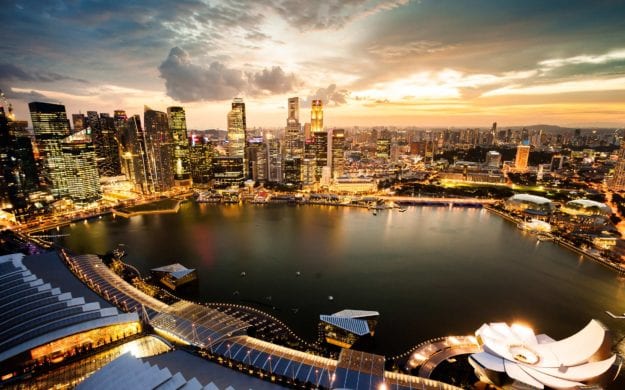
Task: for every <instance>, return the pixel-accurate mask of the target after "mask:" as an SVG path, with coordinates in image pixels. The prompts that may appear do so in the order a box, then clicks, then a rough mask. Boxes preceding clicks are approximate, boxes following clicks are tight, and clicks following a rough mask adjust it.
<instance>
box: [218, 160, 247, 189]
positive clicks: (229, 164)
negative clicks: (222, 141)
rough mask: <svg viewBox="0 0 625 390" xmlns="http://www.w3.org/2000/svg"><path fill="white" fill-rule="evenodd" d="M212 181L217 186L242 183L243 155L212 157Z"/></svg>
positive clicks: (243, 176)
mask: <svg viewBox="0 0 625 390" xmlns="http://www.w3.org/2000/svg"><path fill="white" fill-rule="evenodd" d="M213 181H214V183H215V185H216V186H218V187H228V186H237V187H238V186H241V185H243V182H244V181H245V174H244V171H243V157H213Z"/></svg>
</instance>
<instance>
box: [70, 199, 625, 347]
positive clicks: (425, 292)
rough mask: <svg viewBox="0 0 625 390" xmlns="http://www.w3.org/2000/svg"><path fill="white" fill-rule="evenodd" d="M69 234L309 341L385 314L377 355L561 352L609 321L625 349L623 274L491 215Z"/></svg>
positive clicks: (79, 228)
mask: <svg viewBox="0 0 625 390" xmlns="http://www.w3.org/2000/svg"><path fill="white" fill-rule="evenodd" d="M62 232H63V233H69V236H68V237H64V238H62V239H61V241H59V242H60V243H61V244H62V245H65V246H67V247H69V248H70V249H72V250H73V251H75V252H79V253H105V252H107V251H109V250H111V249H113V248H114V247H115V246H116V245H117V244H119V243H124V244H126V249H127V252H128V256H127V258H126V259H127V261H128V262H129V263H131V264H133V265H135V266H136V267H137V268H139V270H141V271H142V272H144V273H145V274H147V273H148V272H149V269H150V268H153V267H157V266H161V265H166V264H169V263H172V262H181V263H183V264H184V265H186V266H188V267H193V268H197V269H198V273H199V279H200V292H199V293H200V299H202V300H206V301H220V302H241V301H245V302H249V301H256V302H260V303H263V304H268V303H270V304H271V305H273V306H275V309H272V308H271V307H264V309H265V310H267V311H268V312H271V313H272V314H274V315H275V316H277V317H279V318H281V319H282V320H284V321H285V322H286V323H287V324H289V325H290V326H291V327H292V328H293V329H294V330H295V331H296V332H298V333H299V334H300V335H302V336H304V337H307V338H309V339H314V338H315V337H316V329H317V328H316V327H317V322H318V318H319V314H331V313H334V312H336V311H339V310H342V309H345V308H350V309H365V310H377V311H379V312H380V314H381V316H380V321H379V324H378V328H377V333H376V337H375V346H374V349H375V351H377V352H379V353H385V354H386V355H387V356H390V355H394V354H396V353H400V352H403V351H404V350H406V349H407V348H408V347H410V346H411V345H414V344H416V343H418V342H420V341H423V340H425V339H429V338H433V337H438V336H444V335H449V334H470V333H473V331H475V329H477V328H478V327H479V326H480V325H481V324H482V323H483V322H494V321H506V322H513V321H522V322H525V323H528V324H531V325H532V326H534V328H536V329H537V330H538V331H539V332H545V333H548V334H550V335H551V336H552V337H554V338H556V339H558V338H562V337H566V336H568V335H569V334H571V333H573V332H575V331H577V330H579V329H581V328H582V327H583V326H584V325H585V324H586V323H587V322H588V321H589V320H590V319H591V318H597V319H599V320H601V321H603V322H604V323H605V324H606V325H608V326H609V327H610V328H611V329H612V330H613V331H614V332H615V333H616V336H617V337H618V338H620V337H622V336H623V335H625V331H624V329H625V321H623V320H621V321H620V322H619V321H618V320H613V319H611V318H609V317H607V316H606V315H605V313H604V312H605V310H610V311H612V312H614V313H622V312H625V300H624V298H625V283H624V282H623V281H622V280H620V279H619V278H617V276H616V274H615V273H614V272H613V271H610V270H608V269H606V268H604V267H602V266H601V265H599V264H596V263H594V262H592V261H590V260H587V259H582V258H580V256H579V255H577V254H575V253H573V252H571V251H568V250H566V249H563V248H561V247H559V246H557V245H555V244H553V243H550V242H540V243H538V242H537V241H536V239H535V238H534V237H532V236H530V235H525V234H524V233H522V232H520V231H519V230H518V229H517V228H516V227H515V226H514V225H513V224H511V223H509V222H507V221H505V220H503V219H501V218H499V217H497V216H495V215H492V214H490V213H489V212H487V211H486V210H482V209H462V208H453V209H449V208H440V207H411V208H408V211H407V212H405V213H398V212H396V211H382V212H379V213H378V215H377V216H373V215H372V214H371V212H368V211H366V210H364V209H356V208H339V207H325V206H238V205H235V206H219V205H207V204H196V203H192V202H189V203H185V204H183V205H182V207H181V209H180V212H179V213H178V214H163V215H146V216H137V217H133V218H130V219H125V218H120V217H117V218H113V217H112V216H109V217H105V218H102V219H99V220H90V221H89V223H87V224H83V223H78V224H74V225H72V226H69V227H66V228H65V229H62ZM298 271H299V272H301V276H299V277H298V276H296V272H298ZM241 272H245V273H246V274H247V276H246V277H241V276H240V274H241ZM235 291H239V294H238V295H234V294H233V293H234V292H235ZM330 295H331V296H333V297H334V300H332V301H330V300H328V296H330ZM269 296H270V297H271V301H269V300H268V299H267V297H269ZM293 308H298V309H299V311H298V312H297V313H296V314H295V313H293V310H292V309H293Z"/></svg>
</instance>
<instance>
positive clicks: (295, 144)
mask: <svg viewBox="0 0 625 390" xmlns="http://www.w3.org/2000/svg"><path fill="white" fill-rule="evenodd" d="M284 141H285V147H284V152H285V156H286V157H302V156H303V154H304V134H303V133H302V125H301V124H300V122H299V98H298V97H292V98H289V100H288V116H287V119H286V129H285V134H284Z"/></svg>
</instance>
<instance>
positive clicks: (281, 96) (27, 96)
mask: <svg viewBox="0 0 625 390" xmlns="http://www.w3.org/2000/svg"><path fill="white" fill-rule="evenodd" d="M624 8H625V5H624V4H623V3H622V2H606V3H602V4H596V3H589V2H566V3H564V2H563V3H560V2H548V3H544V2H524V3H523V4H500V3H494V2H471V3H461V4H458V3H453V4H451V3H447V2H442V1H437V2H433V1H420V2H417V1H407V0H396V1H353V2H324V3H322V4H315V3H300V2H297V1H282V2H277V3H273V4H272V5H259V4H246V3H239V2H231V1H221V2H210V4H209V3H205V2H202V1H193V0H190V1H188V2H185V3H182V4H181V3H177V4H169V5H164V6H158V7H154V6H153V5H151V4H150V2H129V3H126V4H124V5H119V6H117V7H116V8H115V9H111V8H109V7H107V6H106V5H98V4H95V3H90V2H86V3H80V4H73V3H72V4H66V3H64V2H57V3H55V4H49V5H41V4H38V3H36V2H33V3H30V2H14V3H7V4H6V5H5V6H4V10H3V11H4V12H3V13H2V16H0V20H1V21H2V25H3V26H5V29H4V30H5V31H4V36H5V40H4V42H3V45H2V46H1V47H0V53H2V55H3V57H4V60H3V61H2V62H1V63H0V88H2V90H3V91H4V92H5V93H6V95H7V96H8V98H9V99H10V100H11V101H12V102H13V103H14V108H15V113H16V116H17V117H18V118H20V119H26V118H28V117H29V115H28V103H29V102H32V101H46V102H52V103H58V102H61V103H62V104H64V105H65V106H66V107H67V112H68V114H72V113H78V112H86V111H87V110H96V111H98V112H113V111H114V110H116V109H123V110H126V111H127V112H128V113H129V114H130V115H133V114H137V113H141V112H142V110H143V105H144V104H147V105H149V106H151V107H155V109H158V110H164V109H165V107H170V106H183V107H184V108H185V111H186V116H187V125H188V128H189V129H203V128H222V129H225V128H227V125H226V116H227V115H226V114H227V113H228V111H229V110H230V105H229V102H230V101H231V100H232V99H233V98H235V97H242V98H244V99H245V101H246V103H247V105H248V112H247V117H248V120H247V123H248V126H247V127H249V128H252V127H255V126H263V127H283V126H284V117H285V113H286V112H287V107H286V102H287V98H289V97H292V96H299V97H300V104H301V108H302V110H303V112H302V115H303V121H302V122H306V121H307V119H308V115H307V111H308V110H309V109H310V103H311V101H312V100H313V99H320V100H322V101H323V104H324V111H325V116H326V118H325V119H326V120H325V121H324V125H325V126H326V127H327V128H331V127H344V126H350V125H361V126H373V125H395V126H458V127H461V126H480V127H487V126H489V124H490V123H492V122H495V121H496V122H498V123H499V124H500V126H514V125H531V124H537V123H549V124H554V125H562V126H582V127H583V126H588V127H592V126H607V127H608V126H614V127H622V123H623V122H625V114H623V112H625V104H623V103H622V101H623V97H624V96H625V77H623V76H622V72H623V69H624V68H623V67H624V66H625V47H624V46H625V45H623V44H622V42H623V41H624V39H623V38H625V29H624V28H623V23H624V22H623V21H622V20H621V18H619V16H618V15H622V14H623V11H625V9H624ZM52 26H55V27H54V28H52Z"/></svg>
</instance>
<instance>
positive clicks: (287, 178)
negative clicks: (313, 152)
mask: <svg viewBox="0 0 625 390" xmlns="http://www.w3.org/2000/svg"><path fill="white" fill-rule="evenodd" d="M284 183H285V184H286V185H289V186H293V187H295V188H299V186H300V185H301V184H302V159H301V158H299V157H295V158H290V157H287V158H285V159H284Z"/></svg>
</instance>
